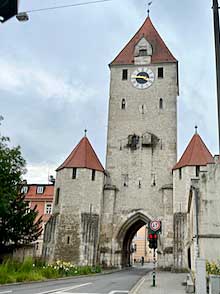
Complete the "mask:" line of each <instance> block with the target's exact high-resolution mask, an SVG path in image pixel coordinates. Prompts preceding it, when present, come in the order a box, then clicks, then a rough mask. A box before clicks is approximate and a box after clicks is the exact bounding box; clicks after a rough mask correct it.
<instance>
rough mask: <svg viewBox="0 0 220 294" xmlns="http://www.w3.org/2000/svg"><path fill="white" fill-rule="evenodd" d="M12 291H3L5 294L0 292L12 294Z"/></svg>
mask: <svg viewBox="0 0 220 294" xmlns="http://www.w3.org/2000/svg"><path fill="white" fill-rule="evenodd" d="M11 292H12V291H3V292H0V294H6V293H11Z"/></svg>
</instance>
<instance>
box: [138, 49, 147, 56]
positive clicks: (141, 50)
mask: <svg viewBox="0 0 220 294" xmlns="http://www.w3.org/2000/svg"><path fill="white" fill-rule="evenodd" d="M139 56H147V49H140V50H139Z"/></svg>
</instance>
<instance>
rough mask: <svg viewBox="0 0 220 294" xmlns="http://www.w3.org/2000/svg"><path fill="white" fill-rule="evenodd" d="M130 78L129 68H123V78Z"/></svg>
mask: <svg viewBox="0 0 220 294" xmlns="http://www.w3.org/2000/svg"><path fill="white" fill-rule="evenodd" d="M127 79H128V70H127V69H123V70H122V80H127Z"/></svg>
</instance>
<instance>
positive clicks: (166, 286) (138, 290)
mask: <svg viewBox="0 0 220 294" xmlns="http://www.w3.org/2000/svg"><path fill="white" fill-rule="evenodd" d="M152 280H153V277H152V272H150V273H148V274H147V275H146V276H145V277H143V278H142V279H141V280H140V281H139V282H138V283H137V284H136V285H135V287H134V288H133V289H132V290H131V291H130V294H185V293H186V291H185V286H183V285H182V283H183V282H184V281H185V280H186V274H175V273H170V272H157V273H156V287H152Z"/></svg>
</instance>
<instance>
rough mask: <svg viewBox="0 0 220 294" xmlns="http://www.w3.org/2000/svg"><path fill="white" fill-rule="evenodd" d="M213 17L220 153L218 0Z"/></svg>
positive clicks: (219, 36) (215, 2) (216, 0)
mask: <svg viewBox="0 0 220 294" xmlns="http://www.w3.org/2000/svg"><path fill="white" fill-rule="evenodd" d="M212 8H213V18H214V34H215V58H216V81H217V105H218V143H219V153H220V35H219V34H220V30H219V12H218V9H219V6H218V0H213V7H212Z"/></svg>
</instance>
